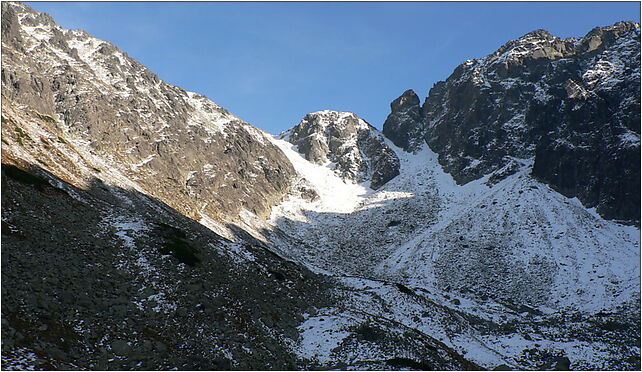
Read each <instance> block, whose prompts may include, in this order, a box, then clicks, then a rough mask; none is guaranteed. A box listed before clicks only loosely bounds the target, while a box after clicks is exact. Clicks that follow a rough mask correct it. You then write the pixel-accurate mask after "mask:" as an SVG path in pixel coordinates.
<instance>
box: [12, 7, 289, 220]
mask: <svg viewBox="0 0 642 372" xmlns="http://www.w3.org/2000/svg"><path fill="white" fill-rule="evenodd" d="M2 26H3V27H2V32H3V45H2V50H3V53H2V95H3V99H4V100H6V101H7V102H11V103H13V104H15V105H17V106H25V107H29V108H30V109H32V110H35V111H37V112H38V113H39V114H41V115H46V116H47V117H49V118H51V120H52V121H53V122H54V123H55V127H56V128H57V130H59V131H60V132H61V133H64V136H66V137H68V138H69V139H70V140H78V141H82V142H83V143H84V144H85V145H86V146H87V147H88V148H90V149H91V151H92V152H93V153H95V154H96V155H97V156H100V157H103V158H109V159H111V160H112V163H111V165H110V166H113V167H115V168H116V169H118V170H119V171H121V172H123V173H124V174H126V175H127V176H128V177H131V178H133V179H135V180H136V182H138V184H139V185H140V186H141V187H142V188H143V189H144V190H145V192H147V193H149V194H150V195H153V196H155V197H157V198H159V199H161V200H163V201H164V202H166V203H168V204H169V205H170V206H172V207H174V208H176V209H178V210H180V211H181V212H182V213H185V214H186V215H188V216H190V217H192V218H195V219H200V218H203V217H205V218H212V219H214V220H218V221H223V220H234V219H236V218H237V216H238V214H239V212H240V211H241V210H247V211H250V212H252V213H254V214H257V215H260V216H263V217H265V216H266V215H268V214H269V211H270V208H271V206H272V205H274V204H276V203H278V202H280V201H281V199H282V197H283V196H284V195H285V194H286V193H287V191H288V190H289V187H290V184H291V180H292V178H293V176H294V170H293V168H292V166H291V164H290V163H289V161H288V160H287V159H286V158H285V157H284V156H283V153H282V152H281V151H279V150H278V149H277V148H276V147H274V146H273V145H272V143H270V141H269V138H268V137H269V135H267V134H266V133H264V132H262V131H261V130H259V129H257V128H255V127H253V126H252V125H250V124H248V123H246V122H244V121H242V120H240V119H239V118H237V117H236V116H234V115H233V114H231V113H230V112H228V111H227V110H226V109H224V108H223V107H221V106H219V105H217V104H216V103H214V102H212V101H210V100H209V99H208V98H207V97H205V96H203V95H200V94H197V93H193V92H187V91H185V90H184V89H182V88H180V87H177V86H174V85H171V84H168V83H166V82H164V81H162V80H160V79H159V78H158V76H156V74H154V73H153V72H152V71H150V70H149V69H148V68H147V67H145V66H143V65H141V64H140V63H139V62H137V61H136V60H134V59H133V58H131V57H129V56H128V55H127V54H126V53H125V52H123V51H121V50H119V49H118V48H117V47H116V46H114V45H112V44H111V43H109V42H106V41H104V40H100V39H97V38H95V37H93V36H91V35H89V34H88V33H86V32H84V31H82V30H67V29H65V28H63V27H60V26H58V25H57V24H56V23H55V22H54V21H53V20H52V19H51V17H49V16H48V15H47V14H45V13H38V12H34V11H33V10H31V9H30V8H28V7H26V6H22V5H20V4H17V3H3V7H2ZM177 190H180V192H177Z"/></svg>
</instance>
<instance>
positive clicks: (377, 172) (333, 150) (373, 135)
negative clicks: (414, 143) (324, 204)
mask: <svg viewBox="0 0 642 372" xmlns="http://www.w3.org/2000/svg"><path fill="white" fill-rule="evenodd" d="M282 137H283V138H286V139H287V140H288V141H289V142H290V143H292V144H294V145H296V146H297V150H298V151H299V152H300V153H301V154H303V155H304V156H305V158H306V159H307V160H309V161H311V162H313V163H315V164H325V163H328V162H331V163H333V167H334V171H335V172H336V173H337V174H338V175H339V176H341V177H342V178H344V179H348V180H350V181H353V182H364V181H370V187H371V188H372V189H374V190H376V189H378V188H380V187H381V186H382V185H384V184H385V183H386V182H388V181H390V180H391V179H393V178H394V177H396V176H397V175H399V158H397V155H396V154H395V152H394V151H393V150H392V149H391V148H390V147H389V146H388V145H386V143H385V141H384V139H383V136H381V134H380V133H379V131H377V129H376V128H374V127H372V126H371V125H370V124H368V123H367V122H366V121H365V120H363V119H361V118H359V117H358V116H357V115H355V114H353V113H351V112H339V111H330V110H326V111H319V112H313V113H310V114H307V115H306V116H305V117H304V118H303V120H301V122H300V123H299V124H297V125H296V126H295V127H293V128H292V129H290V130H288V131H286V132H285V133H283V134H282Z"/></svg>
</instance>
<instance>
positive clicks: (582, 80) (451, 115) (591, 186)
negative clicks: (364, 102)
mask: <svg viewBox="0 0 642 372" xmlns="http://www.w3.org/2000/svg"><path fill="white" fill-rule="evenodd" d="M639 96H640V25H639V24H637V23H634V22H619V23H616V24H615V25H613V26H608V27H598V28H595V29H593V30H592V31H591V32H589V33H588V34H587V35H586V36H584V37H582V38H579V39H574V38H570V39H560V38H558V37H555V36H553V35H551V34H549V33H548V32H546V31H544V30H537V31H533V32H531V33H528V34H526V35H524V36H523V37H521V38H519V39H518V40H514V41H510V42H508V43H506V44H505V45H503V46H502V47H501V48H499V49H498V50H497V51H496V52H494V53H492V54H490V55H488V56H486V57H484V58H479V59H471V60H467V61H465V62H464V63H462V64H461V65H459V66H458V67H457V68H456V69H455V71H454V72H453V73H452V75H451V76H449V77H448V78H447V79H446V80H445V81H442V82H439V83H437V84H435V86H434V87H433V88H432V89H431V90H430V93H429V94H428V97H427V98H426V101H425V102H424V104H423V106H422V107H419V100H418V98H417V96H416V94H414V92H411V91H408V92H405V93H404V94H403V95H402V96H401V97H400V98H399V99H397V100H395V101H394V102H393V103H392V104H391V108H392V113H391V114H390V116H389V117H388V119H387V120H386V123H385V124H384V130H383V132H384V134H385V135H386V136H387V137H388V138H390V139H391V140H392V141H393V142H394V143H395V144H397V145H398V146H401V147H402V148H404V149H406V150H409V151H415V150H417V149H419V148H420V147H421V144H422V143H427V144H428V145H429V146H430V148H431V149H432V150H433V151H435V152H436V153H437V154H439V163H440V164H441V165H442V166H443V167H444V169H445V170H446V171H447V172H448V173H450V174H451V175H452V176H453V177H454V178H455V180H457V182H458V183H460V184H465V183H467V182H470V181H472V180H476V179H479V178H480V177H482V176H484V175H486V174H489V173H491V172H494V171H496V170H498V169H500V168H503V167H506V166H508V167H510V168H511V169H512V170H513V171H515V170H516V169H518V166H517V165H516V163H515V160H516V159H528V158H534V161H535V164H534V167H533V175H534V176H536V177H537V178H538V179H540V180H542V181H544V182H546V183H547V184H549V185H550V186H552V187H553V188H555V190H557V191H558V192H560V193H562V194H564V195H565V196H568V197H577V198H578V199H580V201H581V202H582V203H583V204H584V205H585V206H586V207H589V208H592V207H596V208H597V211H598V213H600V214H601V215H602V216H604V217H606V218H610V219H619V220H625V221H629V222H633V223H639V216H640V208H639V206H640V194H639V189H640V160H639V159H640V99H639ZM508 173H510V172H508ZM508 173H507V174H508Z"/></svg>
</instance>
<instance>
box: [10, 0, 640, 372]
mask: <svg viewBox="0 0 642 372" xmlns="http://www.w3.org/2000/svg"><path fill="white" fill-rule="evenodd" d="M1 79H2V282H1V285H2V368H3V369H6V370H16V369H28V370H54V369H63V370H69V369H87V370H90V369H91V370H169V369H179V370H188V369H189V370H223V369H236V370H268V369H270V370H271V369H278V370H300V369H304V370H308V369H341V370H355V369H358V370H373V369H374V370H433V369H436V370H471V369H472V370H481V369H496V370H511V369H515V370H520V369H537V370H540V369H546V370H551V369H554V370H568V369H573V370H639V369H640V229H639V220H640V194H639V188H640V186H639V185H640V163H639V158H640V27H639V24H637V23H632V22H620V23H616V24H615V25H612V26H608V27H599V28H596V29H594V30H592V31H591V32H589V33H588V34H587V35H586V36H584V37H582V38H579V39H574V38H571V39H560V38H557V37H555V36H553V35H551V34H550V33H548V32H546V31H544V30H536V31H533V32H531V33H528V34H526V35H524V36H523V37H521V38H519V39H518V40H514V41H510V42H508V43H506V44H505V45H504V46H502V47H500V48H499V49H498V50H497V51H496V52H495V53H493V54H491V55H489V56H486V57H483V58H480V59H472V60H468V61H465V62H463V63H462V64H461V65H460V66H458V67H457V68H456V69H455V70H454V72H453V74H452V75H451V76H450V77H448V78H447V79H446V80H445V81H443V82H439V83H437V84H435V86H434V87H433V88H432V89H431V90H430V92H429V94H428V97H427V98H426V100H425V102H424V104H423V105H421V102H420V99H419V97H418V95H417V94H416V93H415V92H413V91H412V90H408V91H406V92H404V93H403V94H402V96H401V97H399V98H397V99H396V100H394V101H393V102H392V103H391V105H390V107H391V114H390V115H389V116H388V118H387V120H386V121H385V123H383V131H382V132H380V131H379V130H377V129H376V128H375V127H373V126H371V125H370V124H368V123H367V122H366V121H364V120H363V119H361V118H359V117H358V116H357V115H355V114H353V113H350V112H340V111H333V110H325V111H319V112H313V113H310V114H307V115H305V117H304V118H303V119H302V120H301V122H300V123H298V124H297V125H295V126H293V127H292V128H291V129H289V130H287V131H285V132H284V133H281V134H280V135H270V134H268V133H265V132H263V131H261V130H259V129H257V128H255V127H254V126H252V125H251V124H249V123H247V122H245V121H243V120H241V119H239V118H237V117H236V116H235V115H234V114H232V113H230V112H229V111H227V110H226V109H225V108H223V107H221V106H219V105H217V104H216V103H214V102H213V101H211V100H210V99H208V98H207V97H204V96H202V95H200V94H198V93H194V92H187V91H185V90H183V89H181V88H179V87H177V86H174V85H171V84H168V83H166V82H164V81H162V80H160V79H159V78H158V77H157V76H156V75H155V74H154V73H153V72H151V71H150V70H149V69H147V68H146V67H145V66H143V65H142V64H140V63H139V62H137V61H136V60H134V59H133V58H131V57H129V56H128V55H127V54H126V53H125V52H124V51H121V50H119V49H118V48H117V47H116V46H114V45H112V44H110V43H109V42H106V41H103V40H99V39H97V38H95V37H93V36H91V35H89V34H88V33H86V32H84V31H81V30H67V29H65V28H63V27H60V26H59V25H57V24H56V23H55V22H54V20H53V19H52V18H51V17H49V16H48V15H46V14H44V13H39V12H36V11H34V10H32V9H31V8H29V7H28V6H26V5H24V4H20V3H10V2H3V3H2V73H1Z"/></svg>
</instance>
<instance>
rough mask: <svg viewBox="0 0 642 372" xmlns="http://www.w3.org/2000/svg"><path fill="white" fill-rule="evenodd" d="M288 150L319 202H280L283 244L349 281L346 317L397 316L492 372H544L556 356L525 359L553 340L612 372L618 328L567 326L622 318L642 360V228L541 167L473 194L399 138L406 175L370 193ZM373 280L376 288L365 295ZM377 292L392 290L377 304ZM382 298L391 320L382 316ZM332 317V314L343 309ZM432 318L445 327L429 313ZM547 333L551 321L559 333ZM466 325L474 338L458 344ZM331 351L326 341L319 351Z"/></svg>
mask: <svg viewBox="0 0 642 372" xmlns="http://www.w3.org/2000/svg"><path fill="white" fill-rule="evenodd" d="M274 143H275V144H276V145H278V146H279V147H280V148H281V149H282V150H283V151H284V153H285V154H286V156H288V158H289V159H290V161H291V162H292V163H293V164H294V167H295V169H296V170H297V172H299V173H300V174H301V175H302V177H303V179H302V180H301V181H299V182H301V183H305V184H306V185H307V186H306V187H307V189H313V190H315V191H316V195H317V198H316V199H310V198H305V197H304V196H302V194H301V193H294V194H292V195H291V196H290V198H289V199H287V200H286V201H284V202H283V203H282V204H280V205H278V206H276V207H275V208H274V209H273V212H272V215H271V218H270V222H271V223H272V224H273V226H274V230H275V231H276V232H274V233H272V234H271V235H270V237H269V238H270V239H272V241H273V243H274V244H275V245H277V246H278V247H279V248H280V249H281V250H283V253H284V254H285V255H288V256H289V257H290V258H292V259H295V260H298V261H300V262H303V263H305V264H306V265H308V266H309V267H311V268H313V269H315V270H317V271H320V272H323V273H327V274H330V275H334V276H338V277H341V278H344V279H342V280H344V284H345V286H346V290H345V291H347V294H345V296H346V298H347V300H346V301H347V302H346V304H345V307H344V308H343V310H342V311H345V313H344V314H343V317H344V318H346V319H354V318H355V317H357V318H358V316H357V315H355V313H354V312H357V313H359V312H360V311H368V312H369V313H370V314H376V316H380V317H386V318H389V317H390V316H391V315H390V314H388V313H389V312H392V314H397V315H394V318H395V319H396V321H398V322H400V323H401V324H404V326H407V327H409V328H411V329H420V330H421V331H422V332H423V333H424V334H426V335H429V336H431V337H434V338H435V339H440V340H441V341H443V342H446V344H447V345H449V346H450V347H453V348H454V349H456V350H459V351H461V352H463V353H464V354H465V355H466V356H467V357H468V358H470V359H471V360H472V361H473V362H475V363H478V364H479V365H482V366H484V367H488V368H492V367H495V366H497V365H500V364H507V365H510V366H514V367H521V368H540V367H542V364H541V363H545V361H544V359H545V360H548V361H550V360H549V359H550V358H549V359H546V358H544V357H543V356H542V358H544V359H542V360H539V359H537V358H524V357H523V355H522V354H523V352H526V351H527V350H528V349H530V348H535V349H537V348H538V346H536V345H540V346H541V345H542V344H546V345H547V346H546V348H545V349H546V350H547V352H546V353H549V354H551V355H557V356H559V355H565V356H566V357H569V358H571V362H572V363H573V364H572V365H573V366H575V367H577V368H600V367H599V366H602V365H601V364H600V363H601V362H600V360H601V359H600V358H602V357H603V355H602V354H603V351H601V350H605V349H608V350H612V353H613V355H616V354H617V353H616V351H615V350H620V348H621V347H622V344H620V342H619V341H618V342H613V340H601V341H599V342H598V340H600V337H601V335H602V334H603V332H604V331H603V330H602V329H600V328H599V327H596V326H595V325H591V324H585V323H583V321H582V320H579V321H577V320H574V321H571V320H567V321H561V322H560V321H559V318H560V317H562V318H563V317H564V316H568V315H570V314H574V315H573V316H576V317H581V318H582V319H583V317H586V316H588V314H610V316H614V317H623V318H624V319H628V320H627V321H626V322H629V323H628V324H629V326H632V327H633V328H629V329H628V331H627V332H628V333H626V336H622V335H619V336H618V337H622V339H626V340H628V341H624V342H623V344H624V345H627V346H624V349H625V350H627V351H626V352H625V353H624V354H627V355H629V354H630V355H636V353H639V348H637V347H636V346H633V344H632V340H633V339H634V336H632V335H635V331H633V329H635V326H634V324H635V323H636V320H635V317H636V316H637V315H636V314H638V311H639V307H638V306H637V304H638V301H639V298H640V272H639V260H640V251H639V244H640V237H639V229H638V228H636V227H632V226H626V225H620V224H617V223H615V222H613V221H609V220H604V219H603V218H602V217H600V216H599V215H598V214H597V213H596V212H595V211H594V210H589V209H586V208H585V207H583V206H582V204H581V203H580V202H579V201H578V200H577V199H575V198H573V199H570V198H567V197H565V196H563V195H561V194H559V193H557V192H556V191H554V190H552V189H551V188H550V187H549V186H548V185H546V184H543V183H541V182H539V181H537V180H536V179H534V178H533V177H532V176H530V173H531V169H532V165H533V161H532V159H517V158H514V159H512V162H511V163H510V164H509V166H507V167H505V168H503V169H499V170H498V171H497V172H494V173H491V174H489V175H487V176H485V177H482V178H481V179H479V180H476V181H472V182H469V183H467V184H466V185H463V186H462V185H457V183H456V182H455V180H454V179H453V178H452V177H451V176H450V175H449V174H447V173H445V172H444V171H443V170H442V167H441V166H440V165H439V162H438V160H437V155H436V154H435V153H434V152H432V151H431V150H430V149H429V148H428V147H427V146H425V145H424V147H423V148H421V149H420V150H419V151H417V152H416V153H407V152H405V151H403V150H401V149H399V148H397V147H396V146H395V145H394V144H392V143H390V142H388V146H390V148H392V149H394V151H395V152H396V153H397V156H398V157H399V159H400V164H401V170H400V175H399V176H397V177H395V178H394V179H392V180H391V181H389V182H388V183H387V184H386V185H384V186H383V187H382V188H380V189H379V190H376V191H372V190H369V189H368V188H367V187H366V186H367V185H366V184H365V183H364V184H357V183H349V182H348V183H346V182H345V181H343V180H342V179H341V178H340V177H338V176H337V175H336V174H335V173H334V172H333V171H332V170H331V169H330V168H329V167H328V166H323V165H316V164H313V163H310V162H307V161H306V160H305V159H304V158H303V157H302V156H301V154H299V153H298V152H296V151H294V150H293V149H292V145H291V144H290V143H288V142H285V141H282V140H278V139H275V140H274ZM512 168H516V170H515V169H512ZM509 171H510V172H511V173H512V174H511V175H509V176H505V175H504V173H505V172H509ZM497 179H499V181H496V180H497ZM351 278H352V279H351ZM355 278H362V279H355ZM360 280H365V281H366V282H368V281H370V284H369V285H366V286H365V287H364V283H366V282H363V281H360ZM373 286H374V287H375V288H381V289H380V290H377V291H375V293H376V295H375V294H374V293H373V295H372V296H373V297H369V296H370V295H368V294H367V293H370V292H371V291H372V288H373ZM399 288H402V289H405V290H407V291H404V290H402V291H401V293H400V289H399ZM384 289H385V290H384ZM357 293H358V294H357ZM408 293H412V295H411V296H410V297H412V298H415V299H416V300H417V299H419V298H420V301H419V303H418V304H415V305H412V306H416V308H415V310H413V311H411V310H408V308H407V307H408V306H410V305H409V304H408V303H406V302H404V301H406V300H403V301H401V300H399V298H398V297H399V296H400V295H401V296H406V295H407V294H408ZM355 296H357V298H361V299H362V300H363V301H361V302H360V301H357V300H356V299H355ZM414 301H415V300H412V301H411V302H414ZM381 302H383V303H384V304H385V306H384V308H385V311H384V310H381V311H383V312H380V313H378V312H377V311H378V310H376V309H379V307H378V306H379V305H377V303H381ZM636 309H637V310H636ZM327 311H328V312H327V313H325V316H326V317H327V316H331V317H337V316H339V315H338V314H339V313H341V311H338V310H336V309H334V310H333V309H328V310H327ZM426 312H431V313H433V314H435V317H429V318H426V317H425V316H424V317H422V316H420V315H421V314H422V313H423V314H425V313H426ZM412 314H415V315H412ZM453 314H459V315H458V316H455V315H453ZM564 314H566V315H564ZM320 317H324V315H320ZM339 317H341V316H339ZM470 317H474V318H479V319H483V321H482V320H478V321H477V322H481V323H483V322H490V323H493V324H496V326H497V327H498V328H501V327H503V326H506V327H508V324H512V326H515V324H516V323H517V324H520V326H519V327H523V328H528V329H529V331H528V332H527V333H526V336H524V335H523V329H522V331H515V330H514V331H511V332H512V333H511V332H509V333H508V334H506V333H502V332H496V331H489V330H488V329H485V328H484V327H480V326H479V324H478V323H476V322H472V321H471V319H470ZM553 319H557V320H556V321H557V322H560V324H557V325H555V322H554V321H553ZM573 322H576V324H574V323H573ZM339 323H341V322H339ZM339 323H337V324H339ZM348 323H350V322H348ZM551 323H553V325H551ZM329 324H330V323H327V324H325V326H329ZM502 324H503V326H502ZM537 324H540V326H541V325H542V324H546V327H547V328H548V329H547V331H543V330H542V329H540V328H538V326H537ZM573 324H574V325H573ZM512 326H511V327H512ZM573 326H575V327H579V328H582V330H583V331H582V332H581V335H574V336H572V335H570V334H569V333H568V332H569V331H568V328H567V327H573ZM519 327H518V328H519ZM346 329H350V327H348V326H347V325H345V324H343V325H337V326H336V329H334V330H333V331H328V332H335V333H337V332H338V334H342V335H343V336H342V339H343V340H345V342H346V346H345V347H348V346H347V345H348V344H349V341H348V340H349V339H350V338H349V335H350V334H351V333H350V332H348V333H345V332H346V331H345V330H346ZM456 329H465V330H466V331H465V332H463V333H461V334H459V335H457V332H456V331H455V330H456ZM342 332H343V333H342ZM453 332H454V333H453ZM344 333H345V334H344ZM449 334H451V336H448V337H447V338H446V339H444V337H443V336H444V335H449ZM529 335H530V336H529ZM304 336H305V334H304ZM531 336H532V337H531ZM524 337H526V339H524ZM529 337H531V339H530V340H529ZM517 339H519V340H521V341H517ZM533 339H536V341H533ZM562 340H565V341H564V342H566V343H564V342H562ZM586 340H592V341H586ZM593 341H594V342H593ZM306 342H307V341H306ZM310 342H311V341H310ZM337 342H338V344H341V343H340V342H339V341H337ZM337 342H335V343H333V344H332V346H333V347H335V346H336V345H337ZM341 345H343V344H341ZM318 348H323V345H320V344H315V349H314V350H317V351H318ZM337 350H342V348H341V347H340V348H338V349H336V350H335V354H333V355H335V357H337V358H339V357H340V352H339V354H336V353H337V352H338V351H337ZM483 350H487V351H488V352H483ZM329 352H330V351H329V350H328V353H329ZM546 353H544V354H546ZM618 353H619V352H618ZM544 354H542V355H544ZM624 354H617V355H624ZM357 355H361V354H358V353H357ZM547 355H548V354H547ZM549 356H550V355H549ZM361 357H363V358H365V357H366V355H365V354H364V355H361ZM618 360H619V359H618V358H612V359H609V361H606V362H604V363H606V364H604V365H603V366H614V365H617V363H618ZM538 363H540V364H538ZM546 363H548V362H546Z"/></svg>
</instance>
